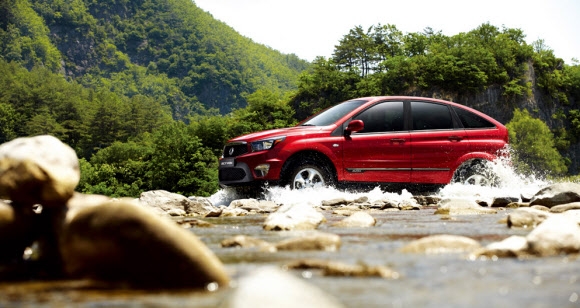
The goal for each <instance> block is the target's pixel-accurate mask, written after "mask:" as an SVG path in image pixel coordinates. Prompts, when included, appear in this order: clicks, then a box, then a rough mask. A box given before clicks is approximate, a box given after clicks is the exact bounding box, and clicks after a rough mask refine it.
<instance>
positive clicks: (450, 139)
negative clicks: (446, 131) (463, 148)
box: [448, 136, 463, 142]
mask: <svg viewBox="0 0 580 308" xmlns="http://www.w3.org/2000/svg"><path fill="white" fill-rule="evenodd" d="M448 139H449V141H451V142H453V141H455V142H459V141H461V140H463V138H462V137H459V136H449V138H448Z"/></svg>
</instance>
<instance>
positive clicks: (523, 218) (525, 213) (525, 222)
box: [507, 208, 550, 228]
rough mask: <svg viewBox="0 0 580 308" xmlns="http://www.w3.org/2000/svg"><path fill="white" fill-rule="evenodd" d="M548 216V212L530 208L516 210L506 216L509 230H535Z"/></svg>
mask: <svg viewBox="0 0 580 308" xmlns="http://www.w3.org/2000/svg"><path fill="white" fill-rule="evenodd" d="M549 216H550V213H549V212H546V211H541V210H537V209H532V208H518V209H515V210H514V211H512V212H511V213H509V214H508V217H507V226H508V227H509V228H535V227H536V226H538V225H539V224H541V223H542V222H543V221H544V220H546V219H547V218H548V217H549Z"/></svg>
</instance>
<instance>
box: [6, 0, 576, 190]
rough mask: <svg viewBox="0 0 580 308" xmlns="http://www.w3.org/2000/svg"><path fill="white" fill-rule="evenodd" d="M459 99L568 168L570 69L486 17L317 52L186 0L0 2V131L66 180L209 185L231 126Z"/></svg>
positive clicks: (530, 150)
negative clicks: (361, 100)
mask: <svg viewBox="0 0 580 308" xmlns="http://www.w3.org/2000/svg"><path fill="white" fill-rule="evenodd" d="M401 94H403V95H421V96H429V97H438V98H443V99H447V100H452V101H456V102H459V103H462V104H465V105H468V106H470V107H473V108H475V109H478V110H482V111H484V112H486V113H488V114H490V115H491V116H493V117H495V118H497V119H498V120H500V121H501V122H503V123H506V124H507V125H508V127H509V128H510V138H511V144H512V147H513V148H514V149H515V150H516V155H515V156H514V159H515V161H516V163H517V165H518V166H520V167H521V168H520V170H521V171H522V172H534V171H538V170H539V171H541V172H542V174H546V175H551V176H566V175H576V174H578V171H579V170H580V157H579V156H580V155H578V153H580V142H579V141H580V106H579V104H580V66H579V65H578V63H577V62H575V63H572V64H566V63H564V62H563V61H562V59H560V58H558V57H557V56H556V55H555V54H554V53H553V51H552V50H550V48H549V47H548V46H545V45H544V44H543V41H541V40H538V41H537V42H534V43H533V44H531V45H530V44H527V43H526V41H525V33H523V31H521V30H519V29H509V28H502V29H500V28H498V27H496V26H493V25H490V24H482V25H481V26H479V27H477V28H476V29H473V30H472V31H469V32H467V33H459V34H456V35H453V36H446V35H443V34H442V33H441V32H437V31H435V30H432V29H430V28H427V29H425V30H424V31H422V32H417V33H403V32H401V31H400V30H398V29H397V28H396V26H395V25H390V24H386V25H380V24H379V25H375V26H372V27H369V28H368V29H364V28H362V27H360V26H357V27H354V28H353V29H351V30H350V31H349V32H348V33H345V35H344V37H343V38H342V39H341V40H340V41H339V42H337V43H336V46H335V51H334V54H333V56H332V57H330V58H323V57H319V58H317V59H316V60H315V61H314V62H313V63H307V62H306V61H303V60H300V59H298V58H297V57H296V56H295V55H285V54H282V53H280V52H278V51H275V50H272V49H271V48H269V47H267V46H264V45H261V44H258V43H256V42H252V41H251V40H250V39H248V38H245V37H243V36H240V35H239V34H238V33H236V32H235V30H234V29H232V28H231V27H229V26H227V25H225V24H223V23H222V22H219V21H216V20H215V19H213V18H212V16H211V15H209V14H208V13H207V12H204V11H202V10H200V9H199V8H197V7H196V6H195V3H194V2H191V1H189V0H167V1H160V0H135V1H129V0H104V1H97V0H72V1H62V0H35V1H32V0H4V1H1V2H0V123H1V126H0V142H5V141H8V140H12V139H14V138H17V137H21V136H30V135H39V134H51V135H54V136H56V137H58V138H60V139H61V140H63V141H64V142H65V143H67V144H69V145H71V146H72V147H73V148H74V149H75V151H76V152H77V154H78V156H79V158H80V159H81V169H82V172H81V174H82V179H81V183H80V184H79V187H78V190H79V191H83V192H87V193H101V194H106V195H110V196H138V195H139V193H140V192H142V191H146V190H153V189H165V190H169V191H172V192H176V193H182V194H191V195H209V194H213V193H215V192H216V191H217V190H218V184H217V160H218V157H219V156H220V155H221V150H222V147H223V145H224V143H225V142H226V141H227V140H228V139H230V138H232V137H234V136H237V135H241V134H244V133H248V132H252V131H258V130H262V129H270V128H276V127H283V126H289V125H293V124H295V123H297V121H299V120H301V119H304V118H305V117H307V116H309V115H311V114H312V113H314V112H316V111H318V110H320V109H323V108H326V107H328V106H331V105H333V104H335V103H337V102H340V101H343V100H347V99H350V98H354V97H360V96H371V95H401Z"/></svg>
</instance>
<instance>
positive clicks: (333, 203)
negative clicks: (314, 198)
mask: <svg viewBox="0 0 580 308" xmlns="http://www.w3.org/2000/svg"><path fill="white" fill-rule="evenodd" d="M345 204H348V201H347V200H346V199H345V198H336V199H331V200H324V201H322V206H339V205H345Z"/></svg>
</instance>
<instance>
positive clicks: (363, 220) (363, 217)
mask: <svg viewBox="0 0 580 308" xmlns="http://www.w3.org/2000/svg"><path fill="white" fill-rule="evenodd" d="M376 223H377V221H376V219H375V218H374V217H373V216H371V215H370V214H369V213H366V212H355V213H353V214H352V215H350V216H348V217H347V218H345V219H343V220H341V221H338V222H335V223H334V224H332V225H333V226H334V227H340V228H366V227H372V226H374V225H375V224H376Z"/></svg>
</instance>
